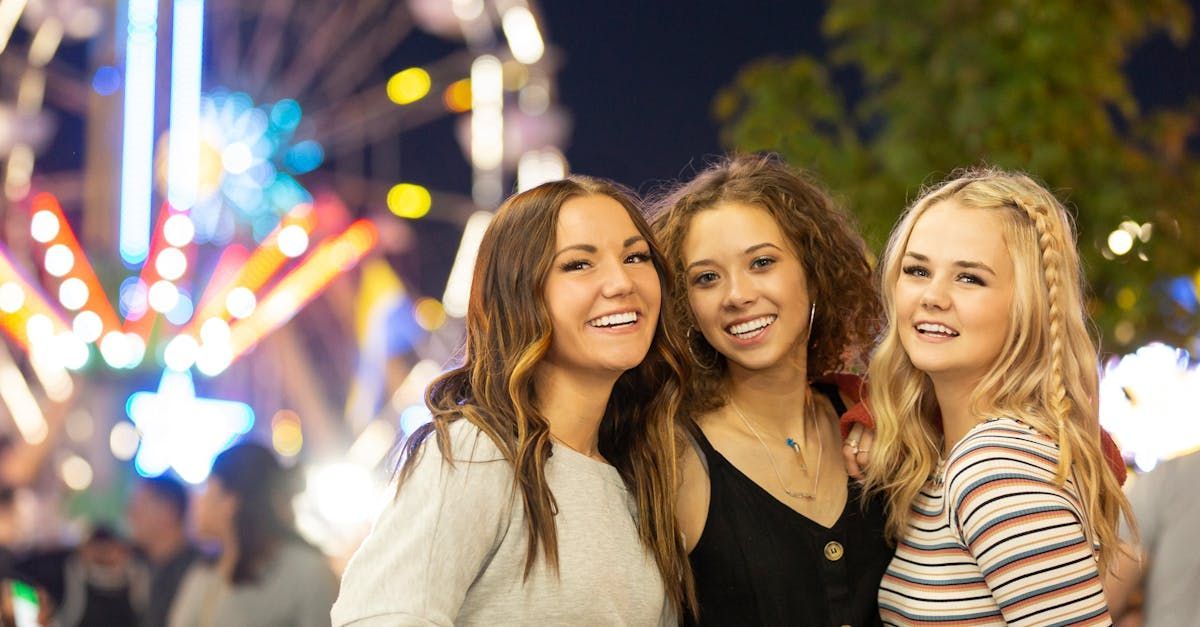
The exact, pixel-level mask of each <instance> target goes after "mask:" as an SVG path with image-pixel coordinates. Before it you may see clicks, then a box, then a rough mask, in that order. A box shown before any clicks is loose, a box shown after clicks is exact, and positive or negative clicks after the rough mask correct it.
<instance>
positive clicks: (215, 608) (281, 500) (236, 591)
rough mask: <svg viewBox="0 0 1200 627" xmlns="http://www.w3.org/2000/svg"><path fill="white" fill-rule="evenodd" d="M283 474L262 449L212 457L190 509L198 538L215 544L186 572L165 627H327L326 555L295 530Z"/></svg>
mask: <svg viewBox="0 0 1200 627" xmlns="http://www.w3.org/2000/svg"><path fill="white" fill-rule="evenodd" d="M294 494H295V490H294V486H292V481H291V478H290V474H289V472H288V471H286V470H285V469H284V468H283V467H282V466H281V465H280V464H279V461H278V460H277V459H276V458H275V455H274V454H273V453H272V452H271V451H270V450H268V449H267V448H265V447H263V446H260V445H258V444H250V443H243V444H238V445H235V446H233V447H231V448H229V449H228V450H226V451H225V452H223V453H221V454H220V455H218V456H217V458H216V460H214V462H213V467H212V474H211V475H209V478H208V481H207V483H206V484H205V486H204V489H203V491H202V492H201V493H200V495H199V496H198V497H197V499H196V503H195V506H194V508H193V512H192V514H193V521H194V523H195V530H196V534H197V536H198V537H199V539H200V540H203V541H211V542H213V543H214V544H215V545H216V546H217V547H218V554H217V559H216V561H215V562H214V563H212V564H202V565H197V566H195V567H193V568H192V569H191V570H190V571H189V572H188V574H187V575H186V576H185V577H184V581H183V583H182V585H181V586H180V589H179V594H178V595H177V596H176V598H175V603H174V605H173V606H172V608H171V613H170V620H169V622H168V624H169V625H171V626H172V627H237V626H239V625H246V626H253V627H272V626H279V627H283V626H288V627H320V626H327V625H329V608H330V607H331V606H332V605H333V600H334V597H335V596H336V594H337V580H336V578H335V577H334V574H333V571H332V570H331V569H330V568H329V564H328V562H327V560H326V558H325V556H324V555H323V554H322V553H321V552H320V551H319V550H318V549H317V548H315V547H313V546H312V545H310V544H309V543H308V542H306V541H305V540H304V539H303V538H301V537H300V535H299V533H297V532H296V529H295V526H294V522H293V514H292V505H291V503H292V497H293V495H294Z"/></svg>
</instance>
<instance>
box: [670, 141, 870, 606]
mask: <svg viewBox="0 0 1200 627" xmlns="http://www.w3.org/2000/svg"><path fill="white" fill-rule="evenodd" d="M660 204H661V206H660V209H659V213H658V215H657V216H656V217H655V219H654V221H653V224H654V228H655V232H656V234H657V236H658V238H659V242H660V245H661V246H662V247H663V253H664V254H665V255H666V257H667V259H668V261H669V263H670V265H671V267H672V269H673V271H674V273H675V275H676V281H675V282H674V283H673V284H671V292H672V297H673V298H672V299H671V300H672V301H673V308H671V309H670V310H668V311H667V312H666V313H665V315H666V316H668V317H670V318H672V319H673V320H674V321H675V324H676V325H677V326H678V327H679V328H685V329H687V331H686V340H687V348H688V350H689V351H690V353H691V357H692V359H693V360H694V364H693V368H694V370H695V372H694V374H693V376H692V378H691V379H690V380H689V382H688V385H687V387H686V395H685V401H684V412H683V414H681V416H682V417H683V420H684V421H685V424H687V425H688V426H689V428H690V431H691V433H692V435H693V437H694V441H695V447H687V448H685V449H684V450H683V451H682V454H683V460H682V462H681V464H682V467H683V480H682V483H681V486H680V494H679V500H678V503H679V506H678V516H679V521H680V527H681V529H682V531H683V533H684V537H685V542H686V545H687V549H688V551H689V552H690V555H689V558H690V562H691V565H692V570H693V573H694V576H695V587H696V595H697V599H698V601H699V613H698V615H696V616H690V617H688V620H689V621H691V622H693V623H696V624H712V625H717V624H762V625H784V624H787V625H842V624H852V625H871V624H878V623H879V613H878V608H877V605H876V597H877V593H878V589H879V581H880V577H881V576H882V574H883V570H884V567H885V566H886V565H887V562H888V560H889V559H890V558H891V555H892V551H891V549H890V548H889V547H888V545H887V544H886V543H885V542H884V539H883V523H884V514H883V509H882V504H881V503H880V502H879V501H878V500H874V501H870V502H869V503H868V504H867V505H866V507H860V504H859V498H858V496H859V488H858V485H857V484H856V483H855V482H854V481H852V480H850V478H849V477H848V476H847V474H846V470H845V467H844V465H843V464H842V460H841V457H840V449H841V447H840V445H841V438H840V435H839V432H838V418H839V416H840V415H841V414H842V413H843V412H844V411H845V408H846V405H847V404H848V403H852V402H854V401H856V400H857V395H858V387H859V384H860V383H861V382H860V381H859V380H858V379H857V378H856V377H853V376H847V375H842V374H841V373H844V372H845V371H846V370H848V369H851V368H853V367H855V366H859V365H861V358H862V356H863V355H864V353H865V351H866V350H868V349H869V348H870V345H871V343H872V342H873V340H874V337H875V333H876V330H877V325H878V323H879V320H880V315H879V301H878V297H877V295H876V293H875V290H874V287H873V285H872V282H871V269H870V265H869V263H868V258H867V250H866V246H865V244H864V243H863V241H862V238H861V237H860V236H859V235H858V234H857V233H856V232H855V230H854V228H853V226H852V224H851V221H850V219H849V218H848V216H847V215H846V214H845V213H843V212H842V211H841V210H839V209H838V208H837V207H836V206H835V204H834V202H833V201H832V199H831V198H830V196H829V194H828V193H826V192H825V191H824V190H823V189H822V188H821V186H819V185H818V184H816V183H815V182H814V181H812V180H811V179H810V178H809V177H807V176H806V175H804V174H802V173H801V172H799V171H797V170H795V169H793V168H791V167H789V166H787V165H786V164H785V163H783V162H782V161H781V160H779V159H778V158H775V157H770V156H736V157H732V158H729V159H726V160H723V161H721V162H719V163H716V164H714V165H712V166H711V167H709V168H707V169H705V170H704V171H702V172H701V173H700V174H698V175H697V176H696V177H695V178H694V179H692V180H691V181H689V182H687V183H685V184H682V185H680V186H679V187H678V188H676V189H675V190H673V191H672V192H670V193H669V194H668V195H667V196H666V197H665V198H664V199H663V201H662V202H661V203H660Z"/></svg>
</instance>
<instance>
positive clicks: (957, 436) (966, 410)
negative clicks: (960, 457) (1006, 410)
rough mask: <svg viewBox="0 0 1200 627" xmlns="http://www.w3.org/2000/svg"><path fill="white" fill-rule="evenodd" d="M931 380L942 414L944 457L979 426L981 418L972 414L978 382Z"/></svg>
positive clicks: (951, 378) (932, 378) (950, 378)
mask: <svg viewBox="0 0 1200 627" xmlns="http://www.w3.org/2000/svg"><path fill="white" fill-rule="evenodd" d="M930 379H931V380H932V381H933V393H934V395H935V396H937V400H938V408H939V409H940V410H941V413H942V433H943V437H942V455H947V454H949V453H950V449H952V448H954V445H955V444H958V441H959V440H961V439H963V437H964V436H966V435H967V432H968V431H970V430H971V429H972V428H974V427H975V425H977V424H979V417H978V416H976V415H975V414H974V413H972V412H971V394H972V392H974V391H975V384H976V382H975V381H974V380H967V379H959V378H954V377H930Z"/></svg>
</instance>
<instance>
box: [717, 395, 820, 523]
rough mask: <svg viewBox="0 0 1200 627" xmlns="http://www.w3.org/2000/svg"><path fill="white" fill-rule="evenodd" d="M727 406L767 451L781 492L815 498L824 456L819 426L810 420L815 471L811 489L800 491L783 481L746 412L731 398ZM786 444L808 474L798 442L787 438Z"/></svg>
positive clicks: (796, 497)
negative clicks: (812, 431) (815, 440)
mask: <svg viewBox="0 0 1200 627" xmlns="http://www.w3.org/2000/svg"><path fill="white" fill-rule="evenodd" d="M807 400H808V397H807V396H806V397H805V403H804V404H805V405H806V406H807V405H808V402H807ZM729 406H730V407H732V408H733V411H734V412H735V413H736V414H737V415H738V418H741V419H742V424H744V425H746V428H747V429H749V430H750V433H753V434H754V437H755V438H756V439H757V440H758V443H759V445H761V446H762V448H763V451H765V452H766V453H767V461H769V462H771V470H774V471H775V479H776V480H778V481H779V487H780V488H783V492H784V493H785V494H787V495H788V496H790V497H792V498H794V499H804V500H808V501H811V500H813V499H815V498H817V489H818V488H820V486H821V462H822V461H823V460H824V458H825V442H824V440H822V439H821V428H820V427H819V426H818V425H817V423H816V421H815V420H814V421H813V422H812V426H813V428H814V429H816V432H817V472H816V474H815V475H814V476H813V479H812V491H811V492H801V491H799V490H792V489H791V488H789V487H788V486H787V484H786V483H784V482H783V474H782V473H780V472H779V466H778V465H776V464H775V456H774V455H772V454H771V449H770V448H768V447H767V443H766V442H765V441H763V439H762V436H761V435H759V434H758V430H757V429H755V428H754V426H753V425H752V424H750V420H749V419H748V418H746V414H743V413H742V410H741V408H739V407H738V406H737V403H735V402H733V399H732V398H731V399H729ZM787 445H788V446H789V447H791V449H792V450H793V451H795V453H796V455H797V456H798V457H799V458H800V469H801V470H803V471H804V474H808V464H807V463H805V461H804V452H803V450H802V449H801V448H800V443H799V442H796V441H795V440H793V439H792V438H788V439H787Z"/></svg>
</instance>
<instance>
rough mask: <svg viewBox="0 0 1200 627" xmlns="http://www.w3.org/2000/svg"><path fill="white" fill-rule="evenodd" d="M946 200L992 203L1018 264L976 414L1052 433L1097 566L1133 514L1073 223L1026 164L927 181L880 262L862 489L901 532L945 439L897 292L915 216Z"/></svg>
mask: <svg viewBox="0 0 1200 627" xmlns="http://www.w3.org/2000/svg"><path fill="white" fill-rule="evenodd" d="M948 200H953V201H955V202H957V203H959V204H960V205H961V206H963V207H967V208H972V209H981V210H990V211H997V212H999V215H1000V216H1002V218H1003V219H1002V221H1001V222H1002V224H1003V233H1002V235H1003V237H1004V241H1005V244H1006V245H1007V246H1008V247H1009V251H1010V253H1011V256H1012V260H1013V266H1014V268H1013V269H1014V272H1013V281H1014V290H1013V305H1012V306H1013V312H1012V314H1013V315H1012V320H1013V323H1012V324H1011V325H1010V326H1009V330H1008V334H1007V337H1006V338H1005V343H1004V346H1003V348H1002V350H1001V353H1000V356H999V357H998V358H997V360H996V362H995V363H994V364H992V365H991V367H990V369H989V371H988V372H987V373H986V374H985V375H984V376H983V377H982V378H981V380H980V382H979V384H978V385H977V387H976V390H975V392H974V394H973V395H972V399H971V409H972V412H973V413H974V414H975V415H977V416H1010V417H1013V418H1018V419H1020V420H1022V421H1023V422H1025V423H1026V424H1028V425H1029V426H1031V427H1033V428H1034V429H1036V430H1037V431H1039V432H1041V433H1043V434H1045V435H1047V436H1048V437H1051V438H1053V439H1054V440H1055V441H1056V443H1057V444H1058V448H1059V459H1058V466H1057V470H1056V476H1055V479H1056V482H1057V483H1058V484H1059V485H1064V484H1066V483H1069V482H1070V483H1073V484H1074V485H1075V488H1076V489H1077V491H1078V494H1079V497H1080V504H1079V505H1080V509H1081V512H1082V514H1083V516H1084V518H1085V520H1084V528H1085V531H1086V532H1087V533H1088V535H1089V536H1090V537H1091V538H1094V539H1095V541H1096V543H1098V544H1099V548H1098V557H1099V558H1100V561H1101V568H1104V567H1105V565H1106V564H1107V563H1108V561H1109V560H1110V559H1111V558H1112V557H1113V556H1114V555H1115V551H1117V550H1118V547H1119V546H1120V542H1119V540H1118V533H1117V523H1118V520H1119V518H1120V516H1121V515H1122V514H1124V515H1125V516H1126V519H1127V520H1130V521H1131V526H1132V517H1131V515H1130V510H1129V503H1128V501H1127V500H1126V499H1125V497H1124V495H1123V494H1122V492H1121V488H1120V485H1119V484H1118V483H1117V480H1116V477H1115V476H1114V475H1113V473H1112V472H1110V471H1109V470H1108V467H1107V465H1106V464H1105V461H1104V455H1103V452H1102V450H1101V447H1100V424H1099V414H1098V400H1099V398H1098V397H1099V381H1098V363H1097V362H1098V359H1097V349H1096V343H1095V341H1094V340H1093V339H1092V336H1091V334H1090V333H1089V323H1088V320H1087V315H1086V312H1085V309H1084V289H1083V275H1082V270H1081V266H1080V261H1079V253H1078V251H1077V250H1076V248H1075V234H1074V228H1073V225H1072V223H1071V220H1070V216H1069V215H1068V213H1067V211H1066V209H1065V208H1064V207H1063V206H1062V204H1061V203H1060V202H1059V201H1058V200H1057V199H1056V198H1055V197H1054V195H1053V194H1051V193H1050V192H1048V191H1046V189H1045V188H1044V187H1042V186H1041V185H1039V184H1038V183H1037V182H1036V181H1034V180H1033V179H1032V178H1030V177H1028V176H1026V175H1024V174H1021V173H1014V172H1005V171H1002V170H996V169H972V170H966V171H962V172H959V173H956V175H955V176H953V177H952V178H951V179H950V180H948V181H947V182H945V183H942V184H940V185H938V186H936V187H934V188H932V189H929V190H926V191H925V192H924V193H923V194H922V195H921V196H920V197H919V198H918V200H917V201H916V202H915V203H913V205H912V206H911V207H910V208H909V209H908V210H907V211H906V212H905V214H904V216H903V217H902V218H901V220H900V222H899V224H898V225H897V226H896V228H895V229H894V230H893V232H892V235H891V238H890V240H889V241H888V245H887V248H886V250H885V252H884V255H883V256H882V258H881V263H880V275H881V279H882V290H881V291H882V298H883V304H884V312H885V316H886V318H887V326H886V328H885V330H884V333H883V335H882V337H881V340H880V342H879V344H878V346H877V347H876V350H875V352H874V354H873V355H872V359H871V365H870V369H869V371H868V379H869V380H870V381H871V413H872V414H873V416H874V417H875V422H876V428H877V431H876V441H875V447H874V449H873V453H872V460H871V464H870V465H869V466H868V467H867V470H866V483H867V488H868V490H867V491H868V492H874V491H878V492H882V493H884V494H885V495H886V498H887V501H888V505H889V508H888V509H889V514H888V524H887V529H888V533H889V535H890V536H891V537H892V538H894V539H895V538H899V537H901V536H902V535H903V533H904V529H905V527H906V526H907V523H908V516H909V506H910V505H911V503H912V502H913V500H914V499H915V498H916V496H917V493H918V492H919V491H920V490H921V488H922V487H923V486H924V485H925V482H926V480H927V479H928V477H929V476H930V475H931V474H932V472H933V470H934V468H935V467H936V465H937V461H938V459H939V456H940V451H941V441H942V436H941V429H940V425H939V424H938V413H937V402H936V399H935V398H934V395H933V389H932V384H931V383H930V382H929V380H928V378H927V377H926V376H925V374H924V373H923V372H921V371H920V370H918V369H916V368H915V367H914V366H913V364H912V362H911V361H909V359H908V355H907V353H906V352H905V351H904V347H903V346H902V345H901V343H900V340H899V333H898V328H899V326H898V324H897V321H896V313H895V312H896V310H895V298H894V294H893V291H894V287H895V285H896V280H897V278H898V276H899V274H900V269H901V257H902V256H903V254H904V251H905V249H906V248H907V245H908V238H909V235H910V234H911V233H912V230H913V227H914V226H915V224H916V222H917V220H918V219H919V218H920V217H921V215H923V214H924V212H925V211H926V210H928V209H929V208H930V207H932V206H934V205H937V204H938V203H941V202H944V201H948ZM914 418H915V419H914Z"/></svg>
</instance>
